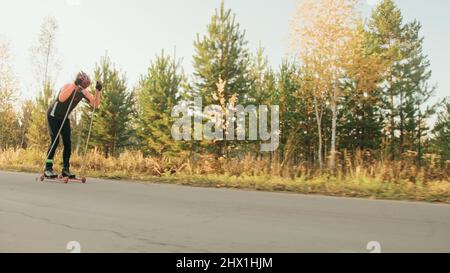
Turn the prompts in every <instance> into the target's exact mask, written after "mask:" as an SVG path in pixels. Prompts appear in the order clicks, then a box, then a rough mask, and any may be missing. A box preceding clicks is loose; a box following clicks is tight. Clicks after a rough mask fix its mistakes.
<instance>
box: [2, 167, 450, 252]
mask: <svg viewBox="0 0 450 273" xmlns="http://www.w3.org/2000/svg"><path fill="white" fill-rule="evenodd" d="M34 178H35V175H33V174H22V173H9V172H0V252H68V250H67V249H66V247H67V244H68V242H70V241H76V242H78V243H79V245H80V247H81V252H369V250H367V244H368V243H369V242H371V241H375V242H378V243H379V246H380V247H381V251H382V252H450V206H449V205H435V204H426V203H414V202H393V201H374V200H363V199H349V198H333V197H322V196H305V195H296V194H286V193H265V192H252V191H241V190H231V189H208V188H193V187H185V186H177V185H163V184H150V183H137V182H121V181H108V180H97V179H92V180H90V181H89V182H88V183H87V184H84V185H83V184H80V183H73V184H67V185H66V184H62V183H56V182H45V183H41V182H36V181H35V180H34ZM378 243H374V244H375V245H377V244H378Z"/></svg>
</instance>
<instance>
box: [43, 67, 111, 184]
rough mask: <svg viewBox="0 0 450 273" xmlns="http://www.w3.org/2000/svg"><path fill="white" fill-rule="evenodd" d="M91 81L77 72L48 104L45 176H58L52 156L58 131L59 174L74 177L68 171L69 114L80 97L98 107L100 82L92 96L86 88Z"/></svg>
mask: <svg viewBox="0 0 450 273" xmlns="http://www.w3.org/2000/svg"><path fill="white" fill-rule="evenodd" d="M91 83H92V82H91V79H90V78H89V76H88V75H87V74H86V73H84V72H83V71H81V72H80V73H78V74H77V77H76V79H75V81H74V83H69V84H66V85H64V86H63V88H61V90H60V91H59V94H58V97H57V98H56V100H55V101H54V102H53V103H52V104H51V105H50V108H49V109H48V111H47V122H48V128H49V132H50V148H49V149H48V153H47V155H48V156H47V160H46V164H45V171H44V176H45V177H47V178H56V177H57V176H58V175H57V174H56V173H55V172H54V171H53V158H54V156H55V152H56V148H57V147H58V144H59V136H58V132H60V135H61V137H62V140H63V144H64V151H63V168H62V173H61V174H62V176H63V177H68V178H70V179H74V178H75V175H74V174H72V173H71V172H70V156H71V154H72V142H71V130H70V119H69V115H70V113H71V112H72V111H73V109H74V108H75V107H76V106H77V105H78V104H79V103H80V102H81V100H82V99H86V100H87V101H88V102H89V104H90V105H91V106H92V107H94V108H98V107H99V105H100V92H101V91H102V84H101V83H100V82H97V84H96V86H95V89H96V91H95V96H93V95H92V94H91V93H90V92H89V91H88V90H87V89H88V88H89V86H90V85H91Z"/></svg>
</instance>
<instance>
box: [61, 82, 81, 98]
mask: <svg viewBox="0 0 450 273" xmlns="http://www.w3.org/2000/svg"><path fill="white" fill-rule="evenodd" d="M76 88H77V87H76V85H75V84H73V83H69V84H66V85H64V87H63V88H62V89H61V92H60V93H59V97H58V100H59V101H60V102H65V101H66V100H67V99H68V98H69V97H70V96H71V95H72V93H73V92H74V91H75V89H76Z"/></svg>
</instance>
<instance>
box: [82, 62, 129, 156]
mask: <svg viewBox="0 0 450 273" xmlns="http://www.w3.org/2000/svg"><path fill="white" fill-rule="evenodd" d="M94 79H96V80H100V81H101V82H102V83H103V90H102V92H101V104H100V107H99V109H98V110H96V112H95V116H94V123H93V128H92V135H91V143H89V144H90V146H89V147H91V148H92V147H98V148H100V149H101V151H102V152H103V153H104V155H105V156H106V157H108V156H117V155H118V154H119V153H120V151H121V150H122V149H123V148H125V147H128V146H130V145H131V144H132V143H133V138H134V131H133V128H132V126H131V118H132V113H133V105H134V100H133V95H132V93H130V92H129V91H128V90H127V85H126V79H125V76H124V75H121V73H120V72H119V71H118V70H117V69H116V68H115V67H114V66H113V64H112V62H111V60H110V59H109V57H107V56H106V57H103V58H102V59H101V60H100V62H99V64H97V66H96V68H95V77H94ZM91 113H92V108H91V107H88V106H85V107H84V108H83V110H82V117H81V122H82V125H81V128H82V135H83V136H84V138H83V140H85V139H86V137H87V136H88V130H89V125H90V121H91ZM82 144H83V145H85V143H82Z"/></svg>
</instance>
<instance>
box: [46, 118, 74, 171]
mask: <svg viewBox="0 0 450 273" xmlns="http://www.w3.org/2000/svg"><path fill="white" fill-rule="evenodd" d="M47 122H48V128H49V131H50V139H51V143H50V147H49V149H48V155H49V156H48V160H47V166H48V165H50V164H51V166H53V163H50V162H52V161H53V158H54V157H55V152H56V148H57V147H58V144H59V138H58V139H56V136H57V134H58V131H59V129H60V127H61V124H62V122H63V120H62V119H59V118H55V117H52V116H50V115H47ZM70 135H71V132H70V120H69V119H67V120H66V122H64V125H63V127H62V129H61V137H62V140H63V144H64V152H63V167H64V168H69V167H70V156H71V155H72V141H71V139H70ZM55 139H56V142H55V144H54V146H53V149H52V150H50V149H51V148H52V146H51V145H52V144H53V142H54V141H55Z"/></svg>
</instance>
